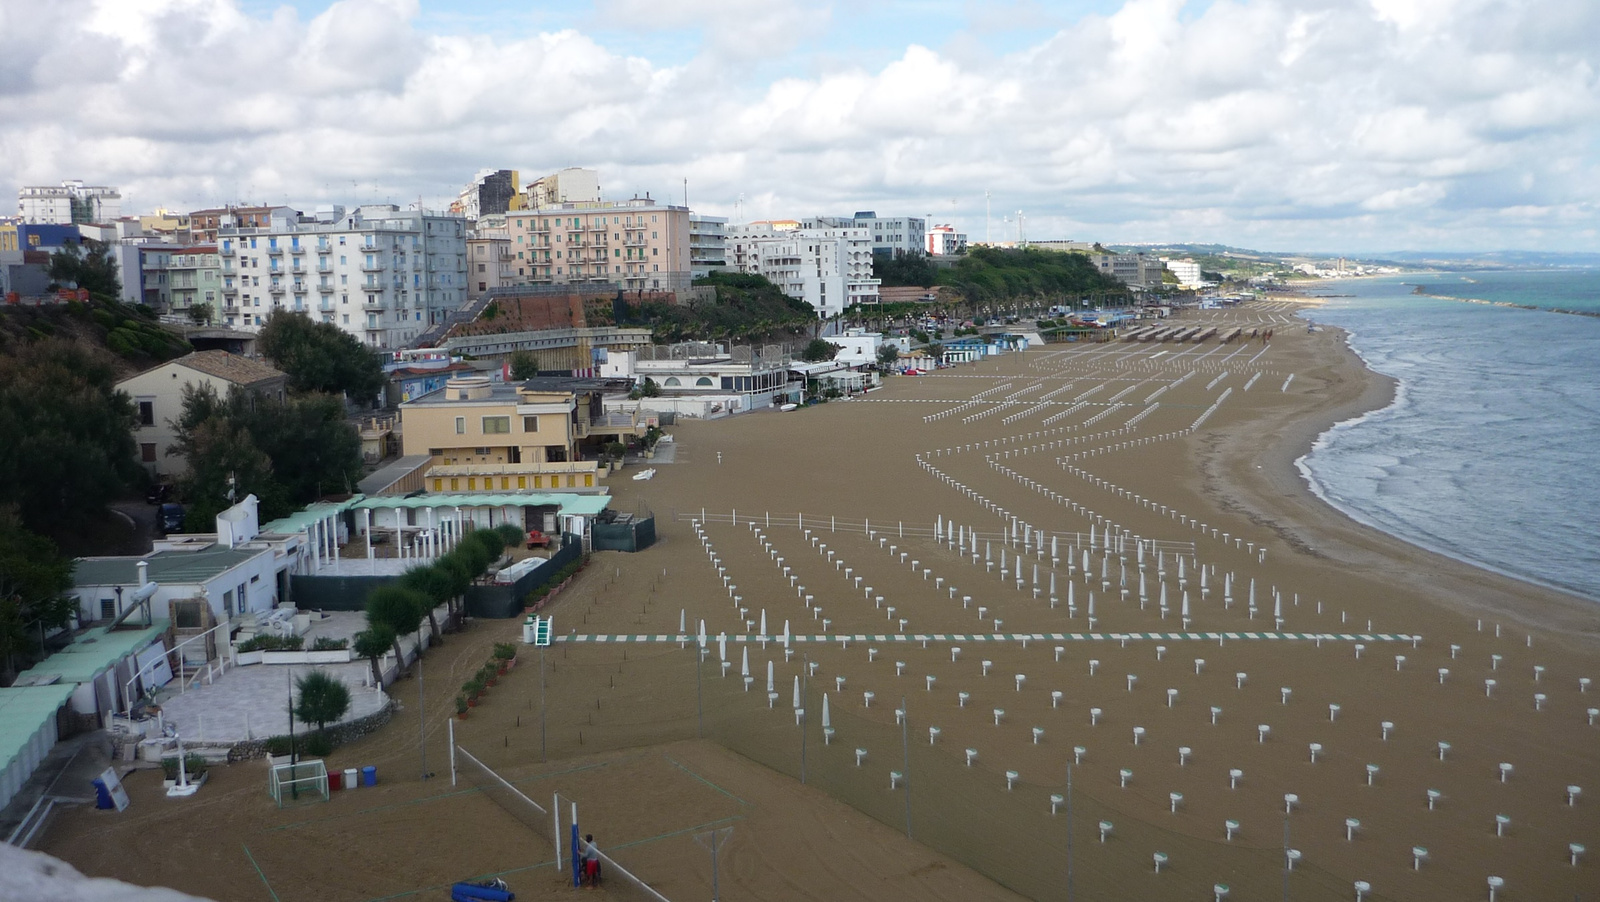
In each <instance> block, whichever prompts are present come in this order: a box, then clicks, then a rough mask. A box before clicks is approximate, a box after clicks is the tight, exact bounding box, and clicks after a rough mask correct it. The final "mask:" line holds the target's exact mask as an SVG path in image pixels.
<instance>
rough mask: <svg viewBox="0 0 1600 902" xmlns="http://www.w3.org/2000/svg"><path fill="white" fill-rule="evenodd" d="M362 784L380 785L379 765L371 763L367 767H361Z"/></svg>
mask: <svg viewBox="0 0 1600 902" xmlns="http://www.w3.org/2000/svg"><path fill="white" fill-rule="evenodd" d="M361 785H362V786H377V785H378V767H377V765H374V764H369V765H367V766H366V767H363V768H362V769H361Z"/></svg>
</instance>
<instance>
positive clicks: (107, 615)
mask: <svg viewBox="0 0 1600 902" xmlns="http://www.w3.org/2000/svg"><path fill="white" fill-rule="evenodd" d="M28 237H29V238H32V237H33V236H32V235H29V236H28ZM115 616H117V600H116V599H115V598H102V599H100V619H101V620H110V619H111V618H113V617H115Z"/></svg>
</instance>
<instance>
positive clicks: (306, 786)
mask: <svg viewBox="0 0 1600 902" xmlns="http://www.w3.org/2000/svg"><path fill="white" fill-rule="evenodd" d="M267 792H268V793H269V794H270V795H271V796H272V800H273V801H274V802H277V803H278V807H279V808H282V807H283V806H284V805H293V804H294V803H296V802H314V801H318V800H321V801H324V802H326V801H327V800H328V768H327V765H325V764H323V763H322V761H321V760H320V759H313V760H310V761H300V762H296V763H294V764H274V765H273V766H272V770H271V771H270V772H269V773H268V774H267Z"/></svg>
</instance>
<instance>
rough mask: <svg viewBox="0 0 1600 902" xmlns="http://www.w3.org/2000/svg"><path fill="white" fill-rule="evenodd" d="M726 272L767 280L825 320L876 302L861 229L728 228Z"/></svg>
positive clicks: (868, 241) (865, 235)
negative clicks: (849, 309) (850, 309)
mask: <svg viewBox="0 0 1600 902" xmlns="http://www.w3.org/2000/svg"><path fill="white" fill-rule="evenodd" d="M727 259H728V266H729V267H730V268H732V269H734V270H736V271H738V272H745V273H756V274H758V275H762V276H765V277H767V279H768V280H770V281H771V282H772V283H773V284H775V285H777V286H778V288H779V289H781V290H782V291H783V293H784V294H787V295H789V296H790V297H792V298H795V299H797V300H802V301H805V302H806V303H807V304H810V305H811V306H812V307H813V308H814V309H815V310H816V311H817V315H818V316H821V317H822V318H824V319H827V318H829V317H833V316H838V315H839V314H840V313H842V312H844V309H845V308H846V307H849V306H852V305H854V304H876V303H877V302H878V280H877V279H874V278H873V277H872V238H871V235H870V233H869V232H868V231H867V230H866V229H863V228H820V229H812V228H800V229H788V230H778V229H775V228H774V227H773V226H772V225H770V224H764V223H752V224H749V225H732V226H728V238H727Z"/></svg>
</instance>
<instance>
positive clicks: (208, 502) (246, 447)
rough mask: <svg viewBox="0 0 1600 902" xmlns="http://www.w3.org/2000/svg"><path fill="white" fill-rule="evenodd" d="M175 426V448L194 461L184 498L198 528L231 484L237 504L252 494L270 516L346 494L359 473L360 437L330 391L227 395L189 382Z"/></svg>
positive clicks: (224, 503) (220, 505)
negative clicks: (326, 496) (284, 395)
mask: <svg viewBox="0 0 1600 902" xmlns="http://www.w3.org/2000/svg"><path fill="white" fill-rule="evenodd" d="M175 426H176V427H177V438H176V441H175V442H174V445H173V451H172V453H174V454H180V455H182V456H183V457H184V459H185V461H186V462H187V463H188V465H189V470H188V475H187V476H186V477H185V478H184V481H183V482H184V497H185V498H186V499H187V500H188V501H189V505H190V507H189V518H190V525H191V526H194V527H197V528H198V527H204V526H205V525H207V524H209V523H211V522H212V518H213V517H215V516H216V515H217V513H219V512H220V511H222V510H224V509H225V508H227V507H228V504H229V501H228V492H229V489H230V488H232V490H233V493H234V500H235V501H237V500H239V499H241V498H243V497H244V496H245V495H247V494H254V495H255V496H256V498H257V500H258V501H260V503H261V517H262V519H263V520H264V521H265V520H271V519H276V518H278V517H282V516H286V515H288V514H290V513H292V512H293V511H294V509H295V508H296V507H297V506H300V505H304V504H308V503H310V502H312V501H315V500H316V499H317V498H319V497H321V496H322V495H324V494H327V493H330V492H344V491H349V490H350V488H351V486H352V484H353V483H354V481H355V479H356V477H357V476H358V475H359V474H360V472H361V436H360V434H359V433H357V432H356V430H355V427H354V426H352V425H350V423H349V422H348V421H346V420H345V417H344V405H343V404H341V403H340V402H339V400H338V399H337V398H333V397H330V396H328V395H315V394H313V395H300V396H296V397H291V398H288V399H286V400H280V399H278V398H271V397H262V396H254V395H251V394H249V393H247V392H245V391H243V390H241V389H238V388H234V389H231V390H229V392H228V396H227V397H226V398H223V397H219V396H218V395H217V393H216V391H215V390H214V389H213V388H211V387H210V386H200V387H192V386H189V387H185V388H184V391H183V413H182V414H181V415H180V416H179V418H178V421H177V422H176V423H175ZM230 476H231V477H232V478H233V482H232V484H231V485H230V483H229V481H228V480H229V477H230Z"/></svg>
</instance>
